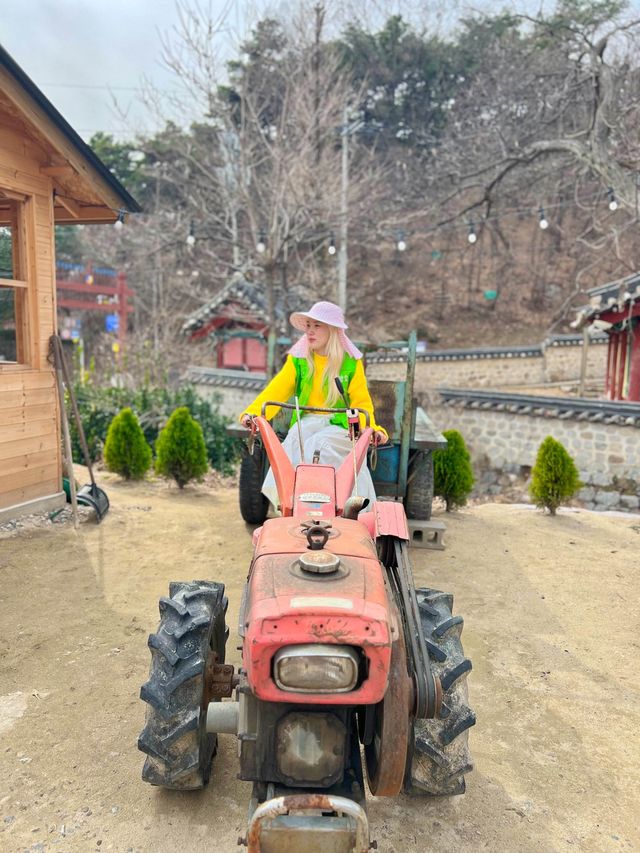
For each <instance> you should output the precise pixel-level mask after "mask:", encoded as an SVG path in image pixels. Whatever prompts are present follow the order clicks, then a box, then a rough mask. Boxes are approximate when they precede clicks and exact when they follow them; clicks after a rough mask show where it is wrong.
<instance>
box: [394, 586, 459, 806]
mask: <svg viewBox="0 0 640 853" xmlns="http://www.w3.org/2000/svg"><path fill="white" fill-rule="evenodd" d="M416 593H417V596H418V606H419V609H420V619H421V622H422V630H423V631H424V638H425V642H426V645H427V649H428V651H429V661H430V663H431V669H432V672H433V674H434V675H436V676H437V677H438V678H439V679H440V683H441V685H442V697H443V701H442V707H441V710H440V715H439V716H438V717H437V718H435V719H432V720H415V721H414V725H413V744H412V748H411V746H410V749H409V760H408V762H407V772H406V775H405V791H407V792H408V793H411V794H421V795H423V796H424V795H429V796H450V795H452V794H462V793H464V790H465V781H464V777H465V774H466V773H468V772H469V771H470V770H472V769H473V764H472V762H471V756H470V754H469V729H470V728H471V726H473V725H474V724H475V722H476V717H475V714H474V713H473V711H472V710H471V708H470V707H469V695H468V689H467V674H468V673H469V672H470V670H471V661H470V660H469V659H468V658H465V656H464V651H463V649H462V643H461V642H460V634H461V633H462V626H463V619H462V616H453V615H452V607H453V596H452V595H449V594H447V593H444V592H438V591H437V590H433V589H417V590H416Z"/></svg>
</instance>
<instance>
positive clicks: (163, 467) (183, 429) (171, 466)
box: [156, 406, 209, 489]
mask: <svg viewBox="0 0 640 853" xmlns="http://www.w3.org/2000/svg"><path fill="white" fill-rule="evenodd" d="M208 468H209V466H208V464H207V448H206V446H205V443H204V436H203V434H202V427H201V426H200V424H199V423H198V422H197V421H195V420H194V419H193V418H192V417H191V415H190V414H189V409H187V407H186V406H182V408H180V409H176V410H175V412H174V413H173V414H172V415H171V417H170V418H169V420H168V421H167V425H166V427H165V428H164V429H163V430H162V431H161V432H160V435H159V436H158V440H157V442H156V472H157V473H158V474H161V475H162V476H163V477H173V479H174V480H175V481H176V483H177V484H178V486H179V487H180V488H181V489H183V488H184V487H185V485H186V484H187V483H188V482H189V481H190V480H200V479H202V477H203V476H204V475H205V474H206V473H207V470H208Z"/></svg>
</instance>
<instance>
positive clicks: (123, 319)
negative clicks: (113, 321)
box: [116, 272, 129, 353]
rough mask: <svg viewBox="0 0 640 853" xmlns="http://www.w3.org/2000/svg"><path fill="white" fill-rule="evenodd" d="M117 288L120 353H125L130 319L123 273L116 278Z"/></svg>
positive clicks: (125, 279) (125, 281)
mask: <svg viewBox="0 0 640 853" xmlns="http://www.w3.org/2000/svg"><path fill="white" fill-rule="evenodd" d="M116 287H117V288H118V343H119V344H120V352H121V353H123V352H124V345H125V341H126V339H127V321H128V317H129V310H128V309H129V306H128V304H127V278H126V276H125V274H124V273H123V272H119V273H118V275H117V277H116Z"/></svg>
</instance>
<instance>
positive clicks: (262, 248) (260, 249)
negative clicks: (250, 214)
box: [256, 228, 267, 255]
mask: <svg viewBox="0 0 640 853" xmlns="http://www.w3.org/2000/svg"><path fill="white" fill-rule="evenodd" d="M266 251H267V235H266V233H265V230H264V228H261V229H260V234H259V236H258V242H257V244H256V252H257V253H258V254H259V255H264V253H265V252H266Z"/></svg>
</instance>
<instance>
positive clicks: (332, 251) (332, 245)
mask: <svg viewBox="0 0 640 853" xmlns="http://www.w3.org/2000/svg"><path fill="white" fill-rule="evenodd" d="M327 251H328V252H329V254H330V255H335V253H336V238H335V235H334V233H333V231H332V232H331V234H330V235H329V248H328V249H327Z"/></svg>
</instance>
